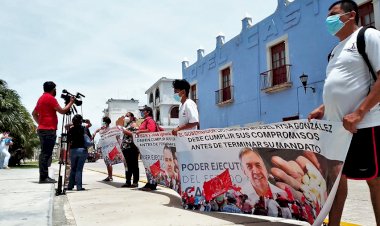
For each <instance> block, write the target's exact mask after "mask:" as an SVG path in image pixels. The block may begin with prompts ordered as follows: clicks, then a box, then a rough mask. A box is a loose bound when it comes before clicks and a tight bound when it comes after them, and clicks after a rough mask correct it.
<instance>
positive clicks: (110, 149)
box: [98, 127, 125, 165]
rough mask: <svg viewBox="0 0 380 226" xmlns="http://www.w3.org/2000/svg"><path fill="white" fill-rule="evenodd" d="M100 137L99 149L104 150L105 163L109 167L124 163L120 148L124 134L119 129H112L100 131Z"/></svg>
mask: <svg viewBox="0 0 380 226" xmlns="http://www.w3.org/2000/svg"><path fill="white" fill-rule="evenodd" d="M99 135H100V140H99V143H98V148H100V149H101V150H102V155H103V159H104V161H105V162H106V163H107V164H109V165H115V164H118V163H124V162H125V161H124V156H123V153H122V151H121V147H120V145H121V142H122V139H123V132H122V131H121V130H120V129H119V128H118V127H111V128H108V129H104V130H100V132H99Z"/></svg>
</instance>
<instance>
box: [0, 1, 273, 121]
mask: <svg viewBox="0 0 380 226" xmlns="http://www.w3.org/2000/svg"><path fill="white" fill-rule="evenodd" d="M276 7H277V0H192V1H184V0H159V1H156V0H149V1H148V0H53V1H52V0H33V1H31V0H1V1H0V78H1V79H3V80H5V81H6V82H7V83H8V86H9V88H11V89H14V90H16V91H17V92H18V94H19V95H20V96H21V100H22V103H23V104H24V105H25V107H26V108H27V109H28V111H29V112H30V113H31V112H32V111H33V108H34V107H35V104H36V102H37V100H38V98H39V97H40V96H41V94H42V93H43V88H42V85H43V83H44V82H45V81H54V82H55V83H56V84H57V97H56V98H57V99H58V102H59V103H60V104H61V106H62V107H63V105H64V101H63V99H61V98H60V95H61V92H62V90H63V89H66V90H68V91H69V92H71V93H74V94H75V93H76V92H80V93H82V94H84V95H85V96H86V97H85V98H83V105H82V108H78V111H79V113H83V116H84V118H89V119H90V120H91V121H92V123H93V125H94V128H98V127H100V123H101V117H102V116H103V112H102V111H103V110H104V109H105V108H106V107H107V105H106V101H107V100H108V99H111V98H113V99H131V98H133V99H137V100H139V105H140V106H142V105H144V104H146V102H147V97H146V94H145V91H146V90H147V89H148V88H149V87H151V86H152V85H153V84H154V83H155V82H156V81H157V80H158V79H160V78H161V77H167V78H174V79H175V78H181V77H182V65H181V62H182V61H183V60H184V59H187V60H189V63H190V65H191V64H193V63H194V62H195V61H196V56H197V49H199V48H203V49H204V50H205V55H207V54H208V53H210V52H212V51H213V50H214V49H215V45H216V41H215V40H216V36H218V35H219V34H220V33H222V34H224V35H225V40H226V42H227V41H228V40H230V39H232V38H233V37H235V36H236V35H238V34H239V33H240V31H241V20H242V19H243V18H244V17H246V16H250V17H252V21H253V23H254V24H255V23H257V22H259V21H261V20H262V19H264V18H266V17H268V16H269V15H271V14H272V13H273V12H274V11H275V9H276ZM59 120H62V117H59Z"/></svg>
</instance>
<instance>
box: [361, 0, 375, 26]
mask: <svg viewBox="0 0 380 226" xmlns="http://www.w3.org/2000/svg"><path fill="white" fill-rule="evenodd" d="M359 15H360V17H359V18H360V20H359V25H360V26H375V14H374V12H373V5H372V1H369V2H367V3H365V4H363V5H361V6H359Z"/></svg>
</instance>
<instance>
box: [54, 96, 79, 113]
mask: <svg viewBox="0 0 380 226" xmlns="http://www.w3.org/2000/svg"><path fill="white" fill-rule="evenodd" d="M74 100H75V98H74V97H70V102H69V103H68V104H67V105H66V106H65V107H64V108H61V106H59V105H57V106H56V107H55V108H54V109H55V110H56V111H57V112H59V113H61V114H65V113H66V112H68V111H69V110H70V108H71V106H73V104H74Z"/></svg>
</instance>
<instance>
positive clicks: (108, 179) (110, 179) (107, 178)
mask: <svg viewBox="0 0 380 226" xmlns="http://www.w3.org/2000/svg"><path fill="white" fill-rule="evenodd" d="M103 181H113V179H112V177H106V179H104V180H103Z"/></svg>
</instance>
